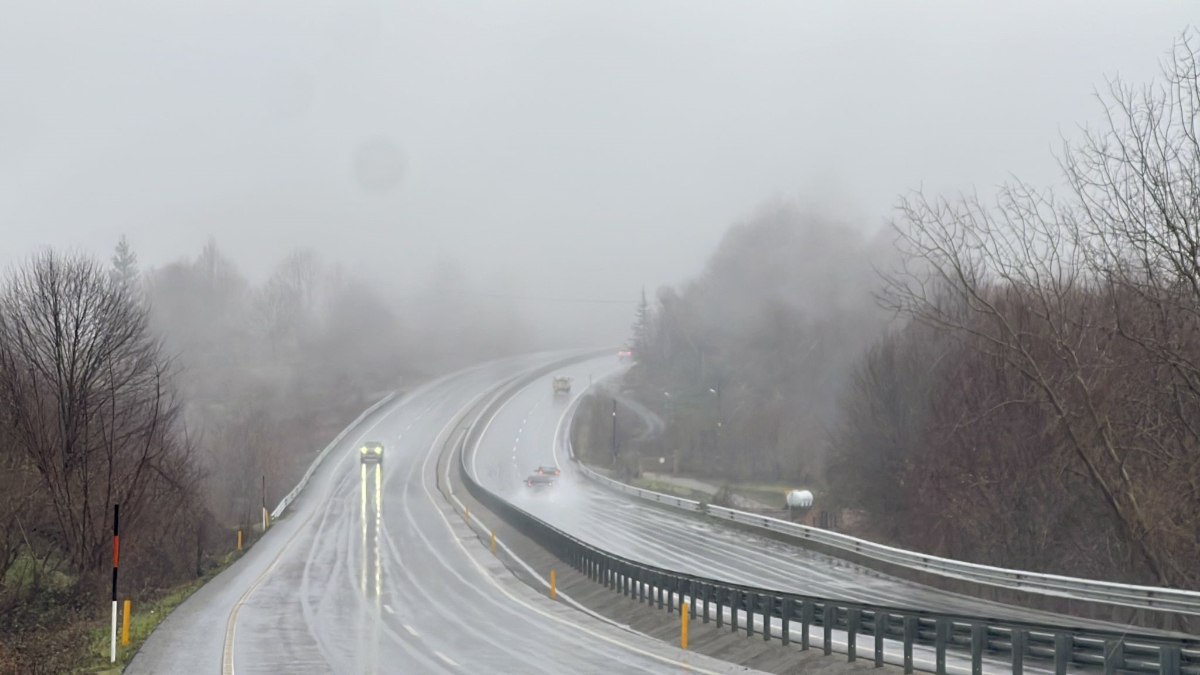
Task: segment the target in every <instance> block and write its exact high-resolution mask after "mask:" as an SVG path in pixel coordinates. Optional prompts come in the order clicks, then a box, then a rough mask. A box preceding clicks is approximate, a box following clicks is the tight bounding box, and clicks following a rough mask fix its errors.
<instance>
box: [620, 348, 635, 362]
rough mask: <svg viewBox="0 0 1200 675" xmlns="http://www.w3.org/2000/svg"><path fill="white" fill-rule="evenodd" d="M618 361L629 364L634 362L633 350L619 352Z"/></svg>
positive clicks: (627, 349) (626, 349) (625, 349)
mask: <svg viewBox="0 0 1200 675" xmlns="http://www.w3.org/2000/svg"><path fill="white" fill-rule="evenodd" d="M617 360H618V361H620V362H621V363H629V362H630V361H632V360H633V350H632V349H630V348H628V347H625V348H624V349H622V350H621V351H619V352H617Z"/></svg>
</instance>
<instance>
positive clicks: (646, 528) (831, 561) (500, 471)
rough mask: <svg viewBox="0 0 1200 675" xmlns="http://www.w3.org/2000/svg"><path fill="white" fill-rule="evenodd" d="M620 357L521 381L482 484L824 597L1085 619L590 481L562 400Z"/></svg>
mask: <svg viewBox="0 0 1200 675" xmlns="http://www.w3.org/2000/svg"><path fill="white" fill-rule="evenodd" d="M620 368H621V367H620V366H619V365H618V364H617V362H616V359H614V358H607V357H605V358H598V359H592V360H588V361H586V362H582V363H579V364H576V365H574V366H571V367H567V368H562V369H561V370H559V371H558V372H556V373H553V374H550V375H546V376H545V377H544V378H541V379H539V380H538V381H536V382H534V383H532V384H530V385H528V386H526V387H525V388H524V389H522V390H521V391H520V392H519V393H518V394H517V395H515V396H513V397H511V398H510V399H509V400H508V402H507V404H506V405H505V406H504V407H503V408H502V409H501V410H499V411H498V412H497V414H496V415H495V416H494V417H493V418H492V419H491V420H490V423H489V425H488V427H487V431H486V433H485V434H484V436H483V438H481V439H480V442H479V445H478V447H477V449H476V452H475V454H474V456H472V457H471V460H470V461H471V462H472V463H473V464H472V470H473V471H474V473H475V475H476V477H477V479H478V480H479V481H480V483H481V484H483V485H485V486H486V487H488V488H489V489H491V490H493V491H494V492H496V493H497V494H500V495H501V496H503V497H504V498H506V499H508V500H509V501H511V502H512V503H514V504H516V505H518V506H520V507H521V508H523V509H525V510H527V511H529V512H530V513H533V514H535V515H537V516H538V517H540V518H542V519H543V520H545V521H546V522H548V523H551V524H552V525H554V526H556V527H558V528H559V529H562V530H564V531H566V532H569V533H571V534H573V535H575V536H577V537H579V538H580V539H583V540H585V541H588V542H591V543H593V544H595V545H597V546H600V547H602V548H604V549H606V550H608V551H611V552H613V553H616V554H618V555H621V556H624V557H627V558H632V559H635V560H641V561H643V562H645V563H648V564H651V565H656V566H659V567H666V568H670V569H675V570H679V571H682V572H687V573H691V574H696V575H702V576H708V577H715V578H719V579H722V580H725V581H729V582H733V583H739V584H746V585H752V586H762V587H767V588H771V589H775V590H781V591H790V592H794V593H800V594H807V595H815V596H821V597H828V598H835V599H843V600H850V601H856V602H862V603H873V604H879V605H883V606H895V607H909V608H916V609H926V610H931V611H940V612H947V613H959V614H966V615H979V614H981V613H986V614H988V615H990V616H992V617H995V618H1011V619H1021V620H1026V621H1029V620H1034V621H1037V620H1042V621H1045V622H1048V623H1054V622H1060V623H1061V622H1066V623H1068V624H1069V625H1082V624H1091V625H1097V626H1101V625H1102V626H1104V627H1107V628H1113V627H1114V626H1113V625H1112V624H1102V623H1100V622H1094V621H1085V620H1081V619H1076V618H1073V617H1071V618H1068V617H1063V616H1060V615H1056V614H1052V613H1047V612H1039V611H1036V610H1028V609H1024V608H1021V607H1015V606H1011V605H1005V604H1001V603H996V602H987V601H983V600H980V599H978V598H974V597H969V596H964V595H958V594H955V593H950V592H946V591H942V590H939V589H935V588H932V587H929V586H925V585H922V584H918V583H914V582H910V581H905V580H902V579H898V578H895V577H890V576H887V575H883V574H880V573H877V572H875V571H872V570H868V569H864V568H862V567H860V566H857V565H853V564H850V563H847V562H845V561H841V560H838V559H836V558H833V557H830V556H827V555H824V554H820V553H816V552H813V551H810V550H808V549H805V548H803V547H801V546H796V545H792V544H788V543H786V542H781V541H778V540H775V539H770V538H768V537H764V536H759V535H756V534H754V533H751V532H746V531H745V530H741V529H734V528H731V527H727V526H724V525H721V524H714V523H712V522H710V521H707V520H705V519H703V518H700V517H696V516H692V515H690V514H686V513H684V512H680V511H675V510H672V509H668V508H663V507H659V506H655V505H652V504H649V503H647V502H644V501H641V500H638V499H635V498H633V497H630V496H627V495H624V494H619V493H616V492H614V491H611V490H608V489H605V488H603V487H601V486H598V485H596V484H595V483H594V482H592V481H590V480H588V479H587V478H586V477H584V476H582V475H581V474H580V473H579V472H578V471H577V470H576V468H575V466H574V463H573V462H571V461H570V460H569V458H568V457H567V456H566V453H565V451H564V449H563V448H562V444H561V443H560V442H559V441H560V438H561V437H562V435H563V433H564V429H565V426H566V422H567V419H566V416H567V412H568V410H569V408H570V405H569V401H570V400H574V399H575V398H577V397H579V396H582V395H583V392H584V390H585V389H586V388H587V386H588V385H589V384H591V383H598V382H599V381H600V380H601V379H603V378H604V377H607V376H610V375H613V374H614V373H615V372H616V371H618V370H619V369H620ZM554 375H567V376H570V377H572V378H573V381H574V383H576V386H575V387H573V390H572V392H571V396H570V397H564V396H558V397H555V396H554V394H553V393H552V390H551V385H550V380H551V378H552V377H553V376H554ZM551 464H556V465H558V466H559V467H560V468H561V469H562V477H561V478H560V480H559V483H560V484H559V485H557V486H555V488H554V489H553V490H552V491H548V492H546V493H539V494H532V493H530V491H529V490H527V489H526V488H525V487H524V484H523V479H524V478H525V477H526V476H528V475H529V474H530V473H531V471H532V470H533V469H534V468H535V467H537V466H539V465H551Z"/></svg>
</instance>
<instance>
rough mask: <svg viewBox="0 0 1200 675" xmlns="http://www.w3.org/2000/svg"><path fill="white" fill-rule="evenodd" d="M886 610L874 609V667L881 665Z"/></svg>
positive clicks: (885, 630) (886, 620) (885, 628)
mask: <svg viewBox="0 0 1200 675" xmlns="http://www.w3.org/2000/svg"><path fill="white" fill-rule="evenodd" d="M887 625H888V615H887V612H881V611H879V610H875V667H876V668H882V667H883V637H884V636H885V635H887Z"/></svg>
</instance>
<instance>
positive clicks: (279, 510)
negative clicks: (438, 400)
mask: <svg viewBox="0 0 1200 675" xmlns="http://www.w3.org/2000/svg"><path fill="white" fill-rule="evenodd" d="M399 394H400V392H398V391H393V392H392V393H390V394H388V395H387V396H384V397H383V398H381V399H379V400H378V401H376V402H375V404H374V405H372V406H371V407H369V408H367V409H366V410H364V411H363V412H362V414H361V415H359V416H358V417H356V418H354V421H353V422H351V423H350V424H347V425H346V427H345V428H344V429H342V430H341V431H340V432H338V435H337V436H334V437H333V440H332V441H330V442H329V445H327V446H325V449H324V450H322V451H321V452H319V453H318V454H317V457H316V459H314V460H313V461H312V464H309V465H308V470H307V471H305V472H304V476H303V477H302V478H301V479H300V482H299V483H296V487H294V488H292V491H291V492H289V493H287V494H286V495H284V496H283V499H281V500H279V505H278V506H276V507H275V510H274V511H272V512H271V520H277V519H278V518H279V516H281V515H283V512H284V510H286V509H287V507H288V506H290V505H291V503H292V502H294V501H295V500H296V497H299V496H300V492H301V491H303V490H304V488H305V486H307V485H308V481H309V479H311V478H312V475H313V473H314V472H316V470H317V467H318V466H320V465H321V462H323V461H325V457H326V456H328V455H329V453H330V452H332V451H333V449H334V448H336V447H337V446H338V444H339V443H341V442H342V439H344V438H345V437H346V434H348V433H350V431H351V430H352V429H355V428H357V427H358V425H359V424H361V423H362V421H363V420H365V419H366V418H367V417H368V416H369V415H370V414H371V413H373V412H375V411H376V410H379V409H380V408H381V407H383V405H384V404H386V403H387V402H388V401H391V400H392V399H394V398H396V397H397V396H398V395H399Z"/></svg>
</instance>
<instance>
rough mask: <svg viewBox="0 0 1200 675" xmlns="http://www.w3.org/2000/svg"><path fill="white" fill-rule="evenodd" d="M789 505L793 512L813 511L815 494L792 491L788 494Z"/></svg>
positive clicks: (807, 491) (805, 491) (806, 491)
mask: <svg viewBox="0 0 1200 675" xmlns="http://www.w3.org/2000/svg"><path fill="white" fill-rule="evenodd" d="M787 505H788V508H789V509H793V510H803V509H811V508H812V505H813V493H812V492H810V491H809V490H792V491H791V492H789V493H787Z"/></svg>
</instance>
